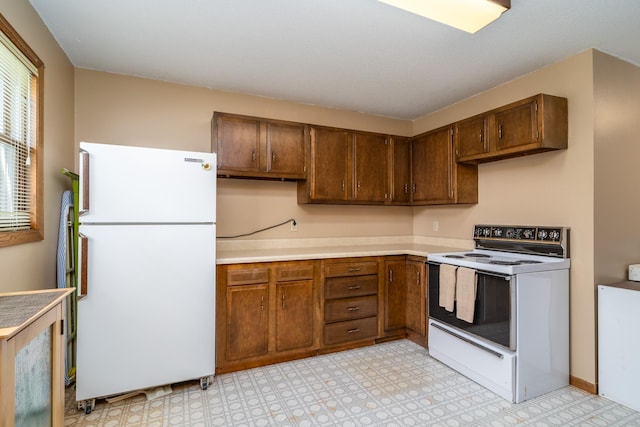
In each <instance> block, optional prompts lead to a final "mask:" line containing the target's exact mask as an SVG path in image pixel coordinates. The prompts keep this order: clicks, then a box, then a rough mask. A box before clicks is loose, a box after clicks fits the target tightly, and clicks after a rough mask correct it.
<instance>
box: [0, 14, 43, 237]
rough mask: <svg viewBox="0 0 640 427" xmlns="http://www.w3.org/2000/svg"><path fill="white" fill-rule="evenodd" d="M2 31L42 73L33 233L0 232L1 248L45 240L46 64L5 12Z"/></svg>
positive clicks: (34, 162)
mask: <svg viewBox="0 0 640 427" xmlns="http://www.w3.org/2000/svg"><path fill="white" fill-rule="evenodd" d="M0 31H2V33H4V35H5V36H6V37H7V38H8V39H9V40H10V41H11V43H13V45H14V46H15V47H16V48H17V49H18V50H19V51H20V52H22V54H23V55H24V56H25V57H26V58H27V59H28V60H29V61H31V63H32V64H33V65H34V67H35V68H36V69H37V70H38V77H37V79H36V86H37V89H36V97H37V100H36V108H35V114H36V118H35V120H36V125H35V148H33V147H32V148H31V164H32V165H35V167H34V168H33V169H32V170H31V208H30V209H29V213H30V216H31V227H30V229H29V230H18V231H2V232H0V247H5V246H12V245H18V244H22V243H29V242H35V241H39V240H43V239H44V188H43V181H44V180H43V177H44V170H43V165H44V161H43V154H44V153H43V149H44V143H43V131H44V119H43V117H44V63H43V62H42V61H41V60H40V58H39V57H38V55H36V53H35V52H34V51H33V49H31V47H29V45H28V44H27V42H25V41H24V39H23V38H22V37H21V36H20V34H18V32H17V31H16V30H15V29H14V28H13V26H11V24H9V21H7V19H6V18H5V17H4V16H3V15H2V14H1V13H0Z"/></svg>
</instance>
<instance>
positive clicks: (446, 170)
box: [412, 127, 454, 204]
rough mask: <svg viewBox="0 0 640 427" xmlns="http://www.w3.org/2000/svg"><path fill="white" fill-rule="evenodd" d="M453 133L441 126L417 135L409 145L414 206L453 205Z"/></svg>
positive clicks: (450, 129)
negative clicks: (410, 145)
mask: <svg viewBox="0 0 640 427" xmlns="http://www.w3.org/2000/svg"><path fill="white" fill-rule="evenodd" d="M452 133H453V130H452V128H451V127H444V128H440V129H438V130H435V131H433V132H429V133H426V134H423V135H420V136H418V137H417V138H416V139H415V140H414V145H413V147H412V148H413V149H414V152H413V167H412V171H413V172H414V175H413V176H414V183H413V185H414V193H413V202H414V203H415V204H440V203H453V202H454V194H453V164H454V159H453V140H452Z"/></svg>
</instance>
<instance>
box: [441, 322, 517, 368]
mask: <svg viewBox="0 0 640 427" xmlns="http://www.w3.org/2000/svg"><path fill="white" fill-rule="evenodd" d="M431 326H433V327H434V328H437V329H440V330H441V331H442V332H445V333H447V334H449V335H451V336H453V337H456V338H458V339H460V340H462V341H464V342H466V343H469V344H471V345H473V346H475V347H478V348H479V349H480V350H484V351H486V352H487V353H490V354H492V355H493V356H495V357H497V358H500V359H504V355H503V354H501V353H498V352H497V351H495V350H492V349H490V348H487V347H485V346H483V345H482V344H478V343H477V342H475V341H471V340H470V339H469V338H466V337H463V336H461V335H458V334H456V333H455V332H452V331H450V330H448V329H446V328H443V327H442V326H440V325H437V324H435V323H431Z"/></svg>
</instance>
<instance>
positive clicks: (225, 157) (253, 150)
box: [212, 112, 306, 180]
mask: <svg viewBox="0 0 640 427" xmlns="http://www.w3.org/2000/svg"><path fill="white" fill-rule="evenodd" d="M305 132H306V125H304V124H300V123H293V122H285V121H280V120H270V119H262V118H258V117H249V116H240V115H237V114H228V113H220V112H215V113H214V114H213V119H212V138H213V151H214V152H215V153H217V161H218V170H217V173H218V176H223V177H232V176H233V177H241V178H242V177H244V178H266V179H282V180H289V179H290V180H296V179H305V178H306V169H305V165H306V163H305V162H306V155H305Z"/></svg>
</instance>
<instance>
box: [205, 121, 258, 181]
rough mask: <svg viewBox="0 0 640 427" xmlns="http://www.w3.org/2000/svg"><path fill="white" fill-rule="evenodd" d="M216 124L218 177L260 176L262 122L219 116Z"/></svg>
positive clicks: (215, 140)
mask: <svg viewBox="0 0 640 427" xmlns="http://www.w3.org/2000/svg"><path fill="white" fill-rule="evenodd" d="M213 121H214V123H213V127H214V144H213V145H214V147H213V151H215V152H216V153H217V156H218V173H219V174H222V175H223V174H225V173H226V172H229V173H231V174H233V172H236V171H240V172H242V171H244V172H258V171H259V165H260V162H259V156H260V119H258V118H253V117H245V116H235V115H227V114H223V113H215V115H214V118H213Z"/></svg>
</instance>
